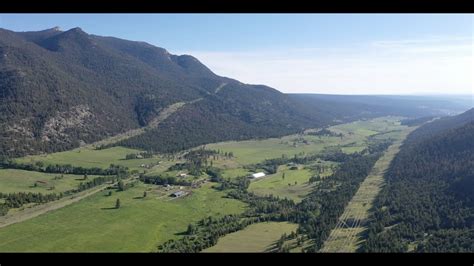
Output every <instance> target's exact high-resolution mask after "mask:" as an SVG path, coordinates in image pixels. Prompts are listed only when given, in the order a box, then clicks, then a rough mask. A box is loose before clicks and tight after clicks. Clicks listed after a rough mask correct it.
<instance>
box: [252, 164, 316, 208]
mask: <svg viewBox="0 0 474 266" xmlns="http://www.w3.org/2000/svg"><path fill="white" fill-rule="evenodd" d="M283 173H285V178H284V179H283V178H282V176H283ZM311 176H312V174H311V171H310V170H308V169H298V170H288V168H287V167H286V166H284V167H282V166H281V167H279V169H278V172H277V173H275V174H273V175H268V176H265V177H262V178H259V179H257V180H253V181H252V182H251V183H250V186H249V189H248V190H249V191H250V192H253V193H255V194H257V195H260V196H265V195H273V196H278V197H281V198H288V199H291V200H293V201H294V202H296V203H298V202H300V201H301V200H303V198H304V197H305V196H306V195H307V194H308V193H309V192H310V191H311V189H312V187H313V185H312V184H309V183H308V181H309V178H310V177H311ZM295 182H296V183H295Z"/></svg>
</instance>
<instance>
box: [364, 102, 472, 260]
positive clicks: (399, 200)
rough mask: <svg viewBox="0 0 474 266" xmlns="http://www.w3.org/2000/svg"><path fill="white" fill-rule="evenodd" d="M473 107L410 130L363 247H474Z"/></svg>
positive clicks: (465, 249) (440, 249)
mask: <svg viewBox="0 0 474 266" xmlns="http://www.w3.org/2000/svg"><path fill="white" fill-rule="evenodd" d="M472 114H473V109H471V110H469V111H468V112H465V113H463V114H461V115H458V116H455V117H450V118H444V119H440V120H437V121H434V122H431V123H428V124H426V125H424V126H422V127H420V128H419V129H417V130H416V131H414V132H413V134H411V135H410V136H409V138H408V141H407V142H406V143H405V144H404V145H403V146H402V149H401V150H400V152H399V154H398V155H397V156H396V158H395V159H394V160H393V162H392V164H391V166H390V168H389V170H388V171H387V173H386V176H385V178H386V182H387V185H386V186H385V187H384V188H383V190H382V192H381V193H380V194H379V196H378V198H377V200H376V204H375V210H374V216H373V218H374V219H373V221H372V222H371V225H370V227H369V230H368V235H367V237H368V239H367V242H366V243H365V246H364V251H368V252H405V251H412V250H413V251H415V252H473V251H474V196H473V195H474V121H473V120H472Z"/></svg>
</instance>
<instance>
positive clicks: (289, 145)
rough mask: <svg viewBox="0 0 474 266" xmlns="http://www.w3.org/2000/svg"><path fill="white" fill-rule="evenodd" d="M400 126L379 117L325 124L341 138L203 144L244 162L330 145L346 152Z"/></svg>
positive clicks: (395, 120)
mask: <svg viewBox="0 0 474 266" xmlns="http://www.w3.org/2000/svg"><path fill="white" fill-rule="evenodd" d="M403 128H406V126H401V125H400V122H399V118H398V117H381V118H375V119H372V120H367V121H355V122H351V123H346V124H341V125H335V126H331V127H329V130H331V131H333V132H335V133H342V134H343V137H342V138H341V137H337V136H312V135H298V134H295V135H289V136H284V137H281V138H270V139H264V140H247V141H227V142H219V143H214V144H207V145H206V148H208V149H214V150H221V151H224V152H233V153H234V156H235V158H234V160H235V161H236V162H237V163H238V164H241V165H246V164H252V163H258V162H261V161H264V160H265V159H272V158H278V157H281V156H282V155H283V154H285V155H287V156H288V157H291V156H294V155H297V154H302V153H306V154H310V153H319V152H321V151H323V149H324V148H325V147H331V146H339V147H341V148H342V150H343V152H346V153H353V152H358V151H361V150H363V149H364V148H365V147H367V143H366V139H367V137H369V136H371V135H375V134H378V133H381V132H387V131H392V130H401V129H403ZM345 145H347V147H345Z"/></svg>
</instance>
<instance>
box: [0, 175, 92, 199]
mask: <svg viewBox="0 0 474 266" xmlns="http://www.w3.org/2000/svg"><path fill="white" fill-rule="evenodd" d="M60 176H61V174H49V173H40V172H34V171H25V170H20V169H0V188H1V190H0V192H2V193H14V192H32V193H43V194H48V193H59V192H64V191H67V190H70V189H74V188H77V186H78V185H79V183H81V182H84V180H82V179H83V176H82V175H70V174H64V175H62V176H63V178H61V179H57V178H56V177H60ZM95 177H97V176H93V175H90V176H89V177H88V178H89V180H90V179H92V178H95ZM55 178H56V179H55ZM38 181H39V182H38ZM35 183H36V184H37V186H36V187H35V186H34V184H35ZM53 186H54V189H50V188H51V187H53Z"/></svg>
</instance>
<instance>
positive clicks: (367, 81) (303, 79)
mask: <svg viewBox="0 0 474 266" xmlns="http://www.w3.org/2000/svg"><path fill="white" fill-rule="evenodd" d="M473 50H474V48H473V39H472V38H466V37H433V38H426V39H419V40H389V41H387V40H385V41H377V42H372V43H369V44H366V45H364V44H354V45H352V46H350V47H344V48H337V47H335V48H331V49H323V48H321V47H314V48H312V47H310V48H301V49H291V50H265V51H249V52H225V51H224V52H216V51H210V52H208V51H187V52H186V53H187V54H192V55H193V56H195V57H197V58H198V59H200V60H201V61H202V62H203V63H204V64H206V65H207V66H208V67H210V68H211V69H212V70H213V71H214V72H215V73H217V74H219V75H223V76H227V77H231V78H235V79H238V80H240V81H242V82H245V83H252V84H265V85H269V86H272V87H274V88H276V89H278V90H280V91H283V92H312V93H337V94H368V93H371V94H374V93H377V94H397V93H398V94H411V93H474V87H473V86H474V85H473V76H474V66H473V64H474V62H473V53H474V51H473Z"/></svg>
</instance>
